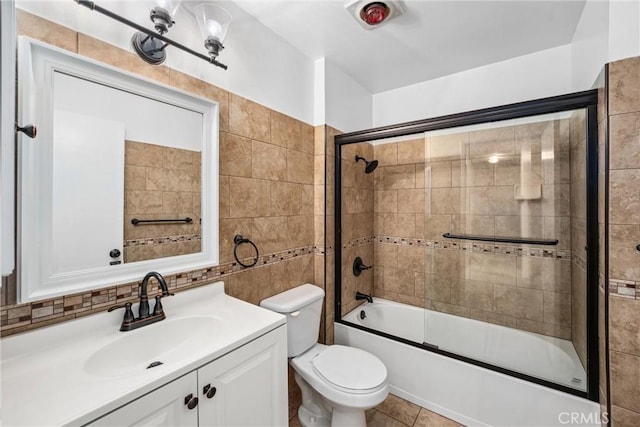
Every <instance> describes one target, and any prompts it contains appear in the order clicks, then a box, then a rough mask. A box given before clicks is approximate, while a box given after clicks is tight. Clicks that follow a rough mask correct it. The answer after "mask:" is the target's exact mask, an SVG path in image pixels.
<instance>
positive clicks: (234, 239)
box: [233, 234, 260, 268]
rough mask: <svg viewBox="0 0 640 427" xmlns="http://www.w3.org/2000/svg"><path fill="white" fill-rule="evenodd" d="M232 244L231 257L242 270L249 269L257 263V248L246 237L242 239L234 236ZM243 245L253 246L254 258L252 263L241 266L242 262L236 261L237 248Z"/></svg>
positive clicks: (258, 253)
mask: <svg viewBox="0 0 640 427" xmlns="http://www.w3.org/2000/svg"><path fill="white" fill-rule="evenodd" d="M233 243H234V247H233V257H234V258H235V259H236V262H237V263H238V264H240V265H241V266H243V267H244V268H249V267H253V266H254V265H256V264H257V263H258V258H259V257H260V251H258V247H257V246H256V244H255V243H253V242H252V241H251V240H249V239H247V238H246V237H242V236H241V235H239V234H236V235H235V236H234V237H233ZM243 243H248V244H250V245H251V246H253V249H255V250H256V257H255V259H254V260H253V262H252V263H251V264H243V263H242V261H240V260H239V259H238V246H240V245H241V244H243Z"/></svg>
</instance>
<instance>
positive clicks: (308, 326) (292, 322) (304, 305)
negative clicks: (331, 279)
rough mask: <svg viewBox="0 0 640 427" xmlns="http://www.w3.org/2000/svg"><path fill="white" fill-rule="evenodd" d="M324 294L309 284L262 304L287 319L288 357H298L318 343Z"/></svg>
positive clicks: (278, 295)
mask: <svg viewBox="0 0 640 427" xmlns="http://www.w3.org/2000/svg"><path fill="white" fill-rule="evenodd" d="M323 298H324V291H323V290H322V289H321V288H319V287H318V286H315V285H311V284H308V283H307V284H305V285H300V286H297V287H295V288H293V289H289V290H288V291H285V292H282V293H279V294H277V295H274V296H272V297H270V298H267V299H264V300H262V301H261V302H260V306H261V307H264V308H266V309H269V310H271V311H275V312H277V313H282V314H285V315H286V316H287V355H288V357H295V356H297V355H299V354H302V353H304V352H305V351H307V350H308V349H310V348H311V347H313V346H314V345H315V344H316V343H317V342H318V333H319V332H320V315H321V313H322V300H323Z"/></svg>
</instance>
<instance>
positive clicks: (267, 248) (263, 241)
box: [252, 216, 290, 254]
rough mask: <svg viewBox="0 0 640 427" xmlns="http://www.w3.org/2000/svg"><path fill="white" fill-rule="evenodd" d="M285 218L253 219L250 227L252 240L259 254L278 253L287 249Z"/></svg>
mask: <svg viewBox="0 0 640 427" xmlns="http://www.w3.org/2000/svg"><path fill="white" fill-rule="evenodd" d="M287 218H288V217H286V216H273V217H260V218H255V219H254V221H253V227H252V234H253V238H252V240H253V241H254V243H255V244H256V245H257V246H258V249H259V250H260V252H261V253H265V254H267V253H271V252H278V251H282V250H284V249H287V248H288V247H290V246H288V244H289V241H290V239H289V225H288V221H287Z"/></svg>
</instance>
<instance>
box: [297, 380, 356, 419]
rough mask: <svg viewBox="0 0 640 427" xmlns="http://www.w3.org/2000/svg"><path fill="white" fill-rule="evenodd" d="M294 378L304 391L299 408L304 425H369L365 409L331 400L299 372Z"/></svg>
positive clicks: (299, 416) (299, 415)
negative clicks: (314, 387) (315, 388)
mask: <svg viewBox="0 0 640 427" xmlns="http://www.w3.org/2000/svg"><path fill="white" fill-rule="evenodd" d="M294 378H295V380H296V383H297V384H298V386H299V387H300V391H301V392H302V404H301V405H300V407H299V408H298V420H299V421H300V425H301V426H302V427H329V426H331V427H366V426H367V421H366V419H365V412H364V409H362V408H350V407H345V406H342V405H340V404H336V403H335V402H330V401H328V400H327V399H325V398H324V396H322V395H321V394H320V393H318V392H317V391H316V390H314V389H313V388H312V387H311V386H310V385H309V384H308V383H307V382H306V381H305V380H304V379H303V378H302V377H300V375H299V374H298V373H297V372H296V373H295V375H294Z"/></svg>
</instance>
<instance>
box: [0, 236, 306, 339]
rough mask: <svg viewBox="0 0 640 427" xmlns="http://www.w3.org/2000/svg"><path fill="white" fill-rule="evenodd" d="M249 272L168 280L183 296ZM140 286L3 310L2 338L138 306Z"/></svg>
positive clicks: (231, 267) (291, 254)
mask: <svg viewBox="0 0 640 427" xmlns="http://www.w3.org/2000/svg"><path fill="white" fill-rule="evenodd" d="M317 251H318V248H317V247H316V246H304V247H300V248H294V249H285V250H283V251H279V252H274V253H270V254H266V255H262V256H260V257H259V258H258V262H257V264H256V267H262V266H266V265H273V264H277V263H280V262H285V261H288V260H290V259H292V258H296V257H301V256H305V255H313V254H315V253H317ZM241 261H252V259H249V258H248V259H246V260H241ZM245 270H247V269H245V268H244V267H242V266H241V265H239V264H238V263H237V262H235V261H233V262H225V263H222V264H220V265H217V266H213V267H209V268H204V269H199V270H192V271H186V272H182V273H177V274H172V275H167V276H165V279H166V281H167V285H168V287H169V289H170V290H171V291H173V292H179V291H182V290H186V289H189V288H193V287H197V286H203V285H207V284H209V283H212V282H214V281H218V280H221V279H224V278H226V277H229V276H231V275H234V274H239V273H241V272H243V271H245ZM139 286H140V285H139V282H137V281H136V282H133V283H126V284H122V285H115V286H110V287H107V288H103V289H97V290H93V291H87V292H82V293H78V294H71V295H64V296H59V297H55V298H51V299H47V300H42V301H35V302H32V303H26V304H15V305H7V306H3V307H2V308H1V309H0V336H8V335H11V334H15V333H19V332H24V331H26V330H32V329H36V328H39V327H42V326H46V325H49V324H53V323H58V322H63V321H67V320H73V319H77V318H79V317H82V316H85V315H88V314H93V313H97V312H100V311H104V309H105V308H107V307H109V306H111V305H114V304H121V303H123V302H126V301H132V302H134V301H135V299H136V298H137V297H138V289H139ZM159 291H160V290H159V288H158V285H157V284H156V283H155V282H152V283H150V285H149V290H148V292H149V295H154V294H156V293H159Z"/></svg>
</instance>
